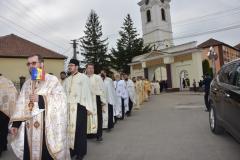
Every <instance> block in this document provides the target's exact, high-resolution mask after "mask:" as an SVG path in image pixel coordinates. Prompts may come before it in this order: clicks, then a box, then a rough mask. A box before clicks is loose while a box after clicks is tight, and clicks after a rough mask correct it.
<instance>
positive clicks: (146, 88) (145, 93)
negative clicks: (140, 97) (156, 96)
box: [144, 79, 151, 101]
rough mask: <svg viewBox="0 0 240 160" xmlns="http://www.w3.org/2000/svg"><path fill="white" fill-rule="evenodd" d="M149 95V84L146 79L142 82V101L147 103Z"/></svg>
mask: <svg viewBox="0 0 240 160" xmlns="http://www.w3.org/2000/svg"><path fill="white" fill-rule="evenodd" d="M150 94H151V82H150V81H148V79H145V80H144V98H145V99H144V100H145V101H149V98H150Z"/></svg>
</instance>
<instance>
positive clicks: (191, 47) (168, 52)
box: [129, 41, 199, 65]
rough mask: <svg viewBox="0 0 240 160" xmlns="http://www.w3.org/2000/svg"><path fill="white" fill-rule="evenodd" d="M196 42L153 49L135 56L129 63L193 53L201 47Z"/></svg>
mask: <svg viewBox="0 0 240 160" xmlns="http://www.w3.org/2000/svg"><path fill="white" fill-rule="evenodd" d="M196 43H197V42H196V41H193V42H188V43H184V44H180V45H177V46H172V47H168V48H165V49H162V50H157V51H151V52H149V53H146V54H143V55H140V56H136V57H134V58H133V59H132V63H130V64H129V65H133V64H138V63H141V62H143V61H150V60H153V59H158V58H163V57H167V56H177V55H181V54H188V53H193V52H195V51H198V50H199V48H197V47H196Z"/></svg>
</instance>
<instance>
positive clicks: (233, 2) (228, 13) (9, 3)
mask: <svg viewBox="0 0 240 160" xmlns="http://www.w3.org/2000/svg"><path fill="white" fill-rule="evenodd" d="M139 1H140V0H0V36H3V35H7V34H11V33H14V34H16V35H19V36H21V37H23V38H26V39H28V40H30V41H33V42H35V43H38V44H40V45H42V46H44V47H47V48H49V49H52V50H54V51H57V52H59V53H62V54H65V55H71V54H72V49H71V45H70V44H69V43H70V40H71V39H75V38H78V37H81V36H83V30H84V25H85V24H86V20H87V17H88V15H89V13H90V11H91V9H93V10H95V11H96V12H97V14H98V15H99V17H100V21H101V23H102V26H103V34H104V37H108V38H109V48H111V47H114V46H115V42H116V39H117V38H118V31H119V30H120V27H121V26H122V23H123V19H124V18H125V17H126V15H127V14H128V13H129V14H130V15H131V16H132V19H133V21H134V24H135V27H136V28H137V30H138V32H139V34H140V36H141V34H142V26H141V17H140V9H139V6H138V5H137V3H138V2H139ZM171 15H172V23H173V32H174V37H175V38H177V37H182V36H185V35H191V34H193V33H199V32H200V33H201V32H206V31H210V30H215V29H219V28H224V27H228V26H234V25H240V19H239V17H240V3H239V0H201V1H199V0H172V2H171ZM205 15H209V16H205ZM202 16H205V17H202ZM197 17H198V18H197ZM199 17H202V18H199ZM4 18H5V19H4ZM10 21H11V22H10ZM13 23H15V24H13ZM21 27H23V28H25V30H28V31H30V32H31V33H30V32H27V31H25V30H23V29H22V28H21ZM37 35H39V36H40V37H38V36H37ZM209 38H216V39H217V40H220V41H223V42H225V43H228V44H230V45H236V44H238V43H240V27H239V28H237V29H232V30H228V31H224V32H218V33H212V34H207V35H201V36H197V37H190V38H187V39H178V40H176V41H175V44H180V43H184V42H189V41H198V43H201V42H203V41H205V40H207V39H209Z"/></svg>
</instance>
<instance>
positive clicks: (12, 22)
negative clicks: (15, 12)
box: [0, 15, 65, 50]
mask: <svg viewBox="0 0 240 160" xmlns="http://www.w3.org/2000/svg"><path fill="white" fill-rule="evenodd" d="M0 18H1V19H4V20H5V21H7V22H9V23H11V24H13V25H15V26H18V27H19V28H21V29H23V30H24V31H26V32H29V33H31V34H32V35H34V36H36V37H38V38H39V39H41V40H44V41H46V42H48V43H50V44H52V45H54V46H56V47H58V48H61V49H64V50H65V48H63V47H62V46H59V45H58V44H55V43H54V42H51V41H49V40H47V39H45V38H43V37H42V36H40V35H38V34H36V33H34V32H32V31H30V30H28V29H26V28H25V27H23V26H21V25H19V24H17V23H15V22H14V21H12V20H10V19H8V18H6V17H3V16H1V15H0Z"/></svg>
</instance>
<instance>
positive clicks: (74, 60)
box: [69, 59, 79, 66]
mask: <svg viewBox="0 0 240 160" xmlns="http://www.w3.org/2000/svg"><path fill="white" fill-rule="evenodd" d="M69 64H75V65H76V66H79V61H78V60H76V59H71V60H70V62H69Z"/></svg>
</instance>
